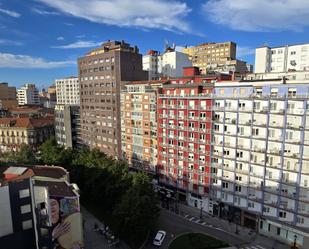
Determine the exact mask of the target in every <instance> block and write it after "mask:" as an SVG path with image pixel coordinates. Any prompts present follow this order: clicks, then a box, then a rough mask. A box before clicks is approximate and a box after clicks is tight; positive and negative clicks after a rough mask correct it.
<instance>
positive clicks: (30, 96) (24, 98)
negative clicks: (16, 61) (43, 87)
mask: <svg viewBox="0 0 309 249" xmlns="http://www.w3.org/2000/svg"><path fill="white" fill-rule="evenodd" d="M17 101H18V104H19V105H39V104H40V100H39V91H38V89H37V88H36V87H35V85H34V84H26V85H24V86H23V87H21V88H20V89H18V90H17Z"/></svg>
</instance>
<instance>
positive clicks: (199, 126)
mask: <svg viewBox="0 0 309 249" xmlns="http://www.w3.org/2000/svg"><path fill="white" fill-rule="evenodd" d="M182 80H183V79H177V80H176V82H174V84H168V85H164V86H163V88H161V89H160V92H159V94H158V102H157V104H158V105H157V110H158V166H157V174H158V175H159V180H160V182H163V183H166V184H169V185H174V186H175V187H177V188H179V189H183V190H185V191H189V192H190V193H195V194H198V195H205V194H206V193H208V189H209V184H210V165H211V155H210V152H211V127H212V99H211V93H212V89H213V86H212V85H211V84H201V83H200V82H197V83H190V84H188V83H187V84H186V83H183V84H182V83H181V82H180V81H182ZM172 81H173V80H172ZM177 83H178V84H177Z"/></svg>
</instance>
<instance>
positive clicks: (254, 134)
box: [252, 128, 259, 136]
mask: <svg viewBox="0 0 309 249" xmlns="http://www.w3.org/2000/svg"><path fill="white" fill-rule="evenodd" d="M252 135H253V136H258V135H259V129H258V128H253V129H252Z"/></svg>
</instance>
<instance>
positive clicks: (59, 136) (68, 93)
mask: <svg viewBox="0 0 309 249" xmlns="http://www.w3.org/2000/svg"><path fill="white" fill-rule="evenodd" d="M55 85H56V93H57V105H56V106H55V135H56V140H57V142H58V144H60V145H63V146H65V147H70V148H76V147H78V146H79V142H78V141H79V140H78V139H79V129H80V115H79V111H80V106H79V105H80V85H79V80H78V77H73V76H71V77H67V78H63V79H57V80H55Z"/></svg>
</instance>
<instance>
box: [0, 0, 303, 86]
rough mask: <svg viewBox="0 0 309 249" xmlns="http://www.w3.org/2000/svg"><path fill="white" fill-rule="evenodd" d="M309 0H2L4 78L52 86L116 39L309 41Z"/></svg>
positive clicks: (0, 73) (250, 55)
mask: <svg viewBox="0 0 309 249" xmlns="http://www.w3.org/2000/svg"><path fill="white" fill-rule="evenodd" d="M308 27H309V1H308V0H272V1H269V0H250V1H249V0H233V1H231V0H208V1H207V0H191V1H189V0H187V1H185V0H138V1H137V0H27V1H23V0H0V82H2V81H4V82H9V83H10V84H12V85H16V86H20V85H22V84H24V83H27V82H33V83H36V84H37V85H38V86H39V87H47V86H48V85H50V84H52V83H53V82H54V80H55V79H56V78H61V77H66V76H70V75H76V74H77V66H76V59H77V58H78V57H79V56H82V55H83V54H85V53H86V52H87V51H88V50H90V49H92V48H93V47H96V46H98V45H99V44H100V43H101V42H103V41H106V40H108V39H111V40H122V39H123V40H126V41H127V42H129V43H131V44H132V45H137V46H138V47H139V48H140V51H141V53H143V54H144V53H145V52H146V51H147V50H148V49H156V50H159V51H162V49H163V44H164V40H168V41H169V42H170V43H176V45H178V46H185V45H188V46H190V45H197V44H199V43H202V42H213V41H214V42H222V41H230V40H231V41H234V42H236V43H237V45H238V48H237V49H238V58H239V59H243V60H247V61H248V62H249V63H253V62H254V49H255V47H257V46H261V45H263V44H267V45H269V46H281V45H286V44H295V43H305V42H307V43H308V42H309V35H308V34H309V33H308V31H309V28H308Z"/></svg>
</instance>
